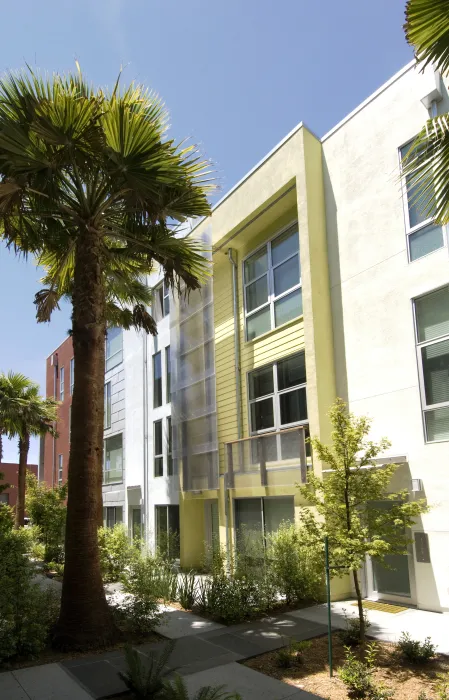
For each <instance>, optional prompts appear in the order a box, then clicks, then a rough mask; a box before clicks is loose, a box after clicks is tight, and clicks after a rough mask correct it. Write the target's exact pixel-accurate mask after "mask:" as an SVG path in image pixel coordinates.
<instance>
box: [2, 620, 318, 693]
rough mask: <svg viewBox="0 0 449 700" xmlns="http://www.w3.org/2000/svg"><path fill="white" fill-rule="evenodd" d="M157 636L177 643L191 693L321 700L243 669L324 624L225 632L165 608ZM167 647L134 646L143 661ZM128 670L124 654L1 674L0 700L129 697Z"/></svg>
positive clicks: (175, 660) (262, 624)
mask: <svg viewBox="0 0 449 700" xmlns="http://www.w3.org/2000/svg"><path fill="white" fill-rule="evenodd" d="M165 611H166V613H167V615H166V621H165V623H164V625H161V626H160V627H159V628H158V630H157V631H158V632H159V633H160V634H162V635H163V636H164V637H167V638H169V639H176V640H177V641H176V646H175V649H174V651H173V654H172V656H171V658H170V660H169V668H171V669H176V672H177V673H179V674H181V675H182V676H184V677H185V681H186V684H187V687H188V690H189V692H190V693H192V694H193V693H194V692H196V691H197V690H198V689H199V688H201V687H202V686H204V685H226V686H227V689H228V690H229V691H230V692H238V693H240V694H241V696H242V699H243V700H287V699H288V700H313V699H314V700H317V696H316V695H312V694H311V693H307V692H306V691H304V690H297V689H295V688H294V687H293V686H291V685H287V684H286V683H282V682H281V681H278V680H276V679H274V678H270V677H268V676H265V675H263V674H261V673H258V672H257V671H254V670H253V669H250V668H247V667H246V666H242V665H241V664H240V663H238V662H239V661H243V660H245V659H247V658H249V657H251V656H257V655H259V654H263V653H264V652H266V651H272V650H273V649H278V648H280V647H282V646H285V645H286V644H287V643H288V639H287V638H288V637H294V638H295V639H297V640H299V639H310V638H312V637H317V636H320V635H322V634H324V633H325V632H326V627H325V626H324V625H322V624H321V623H317V622H313V621H309V620H302V619H299V618H298V617H295V615H294V614H290V613H289V614H287V615H276V616H273V617H268V618H265V619H264V620H261V621H258V622H254V623H242V624H240V625H233V626H231V627H225V626H224V625H219V624H217V623H215V622H210V621H208V620H205V619H203V618H201V617H198V616H197V615H193V614H191V613H187V612H183V611H180V610H176V609H174V608H169V607H167V608H165ZM163 646H164V643H163V642H157V643H153V644H144V645H141V646H138V647H136V648H137V649H138V651H139V653H140V654H142V656H143V657H144V658H145V657H147V655H148V654H149V653H156V654H157V653H158V652H159V651H160V650H161V648H162V647H163ZM125 670H126V662H125V657H124V653H123V651H121V650H117V651H110V652H105V653H103V654H96V655H92V656H84V657H78V658H75V659H71V660H67V661H63V662H61V663H55V664H47V665H44V666H34V667H32V668H26V669H20V670H17V671H12V672H7V673H0V698H2V700H3V698H5V700H6V699H7V700H92V698H95V699H96V700H99V699H100V698H107V697H110V696H113V695H117V694H119V693H122V692H125V690H126V686H125V684H124V683H123V681H122V680H121V679H120V676H119V675H118V674H119V672H120V671H125Z"/></svg>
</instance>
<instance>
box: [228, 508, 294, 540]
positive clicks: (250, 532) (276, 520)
mask: <svg viewBox="0 0 449 700" xmlns="http://www.w3.org/2000/svg"><path fill="white" fill-rule="evenodd" d="M234 504H235V523H236V533H237V543H236V544H237V548H238V549H240V550H243V549H245V547H246V546H247V545H248V544H255V543H257V542H258V541H259V542H260V543H263V542H264V539H265V537H267V536H269V535H271V534H273V533H275V532H277V530H279V526H280V524H281V523H283V522H291V523H293V522H294V520H295V507H294V499H293V496H280V497H268V498H236V499H235V501H234ZM256 551H257V550H256Z"/></svg>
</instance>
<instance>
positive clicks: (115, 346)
mask: <svg viewBox="0 0 449 700" xmlns="http://www.w3.org/2000/svg"><path fill="white" fill-rule="evenodd" d="M121 362H123V333H122V329H121V328H108V332H107V336H106V372H109V370H110V369H112V368H113V367H116V366H117V365H119V364H120V363H121Z"/></svg>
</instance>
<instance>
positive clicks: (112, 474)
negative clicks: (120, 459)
mask: <svg viewBox="0 0 449 700" xmlns="http://www.w3.org/2000/svg"><path fill="white" fill-rule="evenodd" d="M122 481H123V469H105V470H104V471H103V486H107V485H108V484H119V483H121V482H122Z"/></svg>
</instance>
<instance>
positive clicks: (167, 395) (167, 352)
mask: <svg viewBox="0 0 449 700" xmlns="http://www.w3.org/2000/svg"><path fill="white" fill-rule="evenodd" d="M170 401H171V362H170V345H168V346H167V347H166V348H165V403H170Z"/></svg>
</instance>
